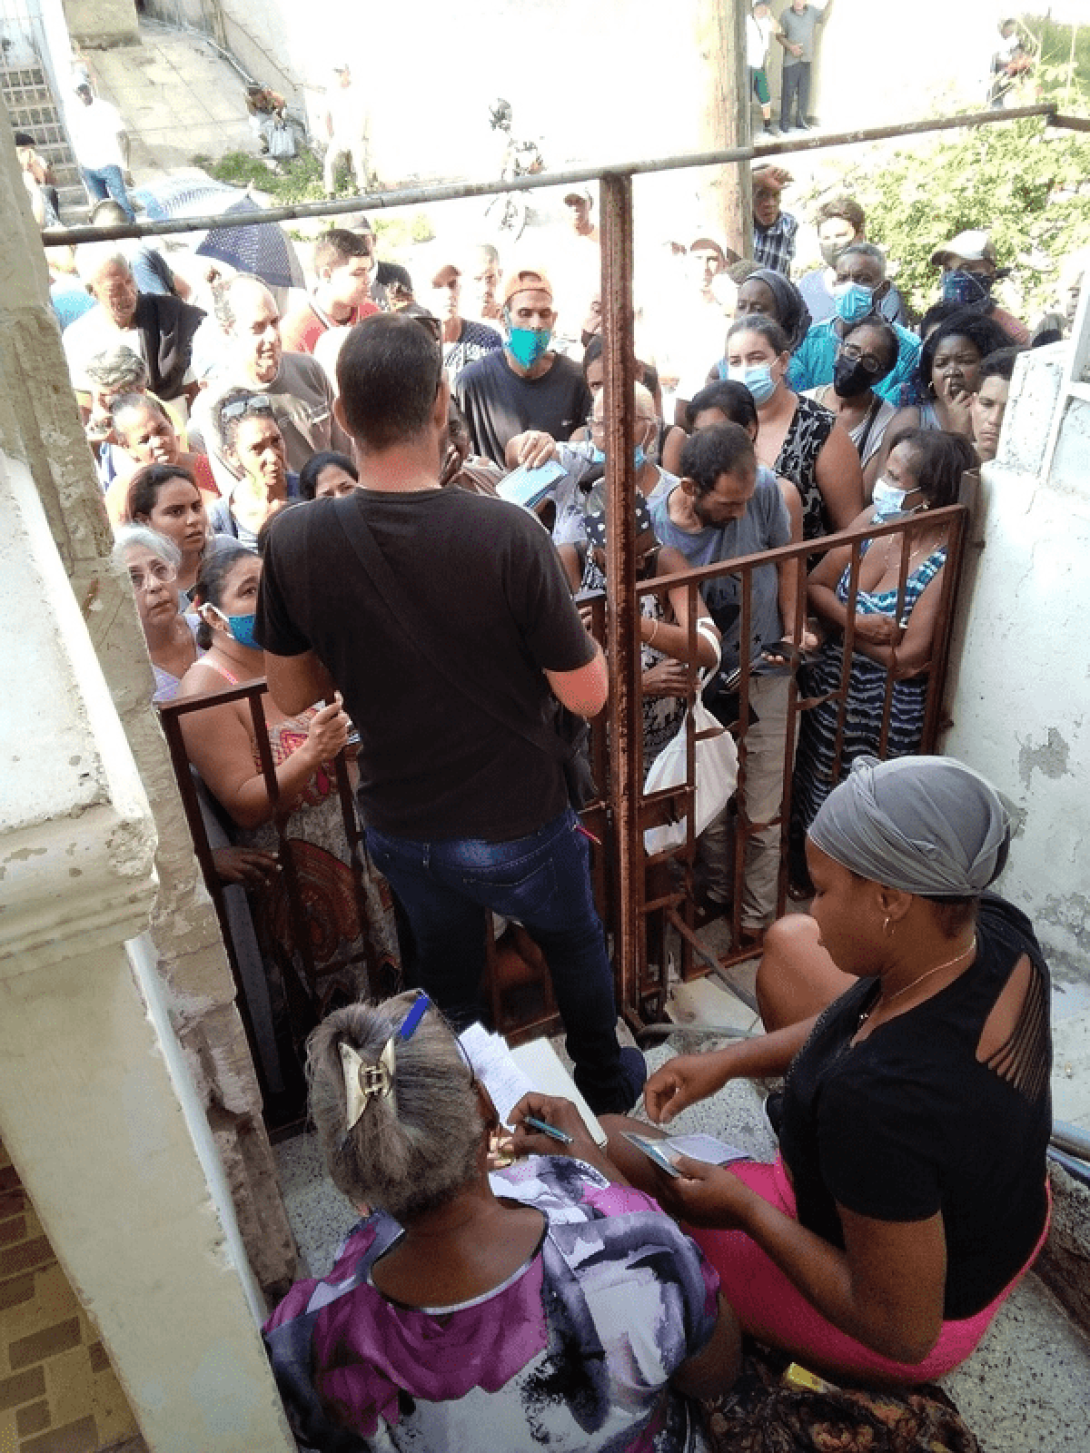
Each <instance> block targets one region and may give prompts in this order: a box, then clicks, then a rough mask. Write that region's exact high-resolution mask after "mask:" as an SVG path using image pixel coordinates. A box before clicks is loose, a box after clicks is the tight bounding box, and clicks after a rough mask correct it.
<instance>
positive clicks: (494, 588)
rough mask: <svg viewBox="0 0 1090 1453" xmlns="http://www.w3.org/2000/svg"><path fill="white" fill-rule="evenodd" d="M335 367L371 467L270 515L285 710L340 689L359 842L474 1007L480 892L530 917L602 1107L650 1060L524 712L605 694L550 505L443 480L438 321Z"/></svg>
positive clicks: (363, 465) (418, 959)
mask: <svg viewBox="0 0 1090 1453" xmlns="http://www.w3.org/2000/svg"><path fill="white" fill-rule="evenodd" d="M337 376H338V382H339V384H340V390H341V397H340V400H339V402H338V405H337V409H338V417H339V419H340V420H341V422H342V423H343V425H344V427H345V428H346V429H347V430H348V432H349V433H350V434H351V435H352V437H353V439H354V441H355V444H356V449H357V457H358V460H359V466H360V485H361V488H360V489H359V490H358V491H355V492H354V493H353V494H352V495H351V496H349V497H347V498H345V499H343V500H339V501H338V500H332V499H326V500H316V501H314V502H313V503H310V504H307V505H306V506H304V507H300V508H298V509H293V510H287V511H285V512H284V513H283V514H282V515H280V516H279V517H278V518H277V519H276V521H275V523H274V524H273V525H272V527H271V528H270V530H269V536H268V545H267V551H266V556H265V568H264V574H263V579H262V586H261V598H260V601H259V606H258V613H257V635H258V638H259V639H260V641H261V644H262V645H263V646H264V648H265V659H266V667H267V674H268V680H269V689H270V691H271V693H272V696H273V699H274V700H275V701H276V703H277V705H278V706H280V707H281V708H282V709H283V710H284V711H287V712H289V713H294V712H297V711H300V710H302V709H303V708H304V707H306V706H309V705H311V704H312V703H313V702H314V701H315V700H317V699H319V698H321V697H329V696H330V695H331V694H332V692H333V691H334V690H335V689H339V690H340V691H341V692H342V693H343V696H344V701H345V707H346V709H347V711H348V713H349V715H350V716H351V717H352V720H353V721H354V722H355V724H356V727H357V729H358V731H359V736H360V747H359V757H358V765H359V774H360V782H359V802H360V810H361V814H362V816H363V819H364V821H365V823H366V826H367V846H368V850H369V852H370V854H371V856H372V858H373V860H374V862H375V864H376V865H377V866H378V867H379V868H380V869H381V870H382V871H383V872H384V873H385V874H386V876H387V878H388V879H389V881H390V883H391V885H392V887H393V889H394V891H395V893H396V894H397V897H398V899H399V901H400V904H401V907H402V909H403V910H404V918H405V920H406V921H407V924H408V935H407V937H408V939H409V940H410V941H409V942H407V943H406V944H405V945H404V948H405V953H406V957H407V960H408V966H409V970H410V973H411V975H412V976H413V977H414V978H415V979H417V980H418V981H419V982H420V983H421V984H422V985H423V987H424V988H425V989H426V990H427V991H428V993H429V994H430V995H431V997H432V998H433V999H434V1000H435V1002H436V1003H437V1004H438V1005H439V1007H440V1008H441V1009H442V1010H443V1011H444V1012H445V1013H446V1014H447V1015H448V1016H449V1017H450V1018H451V1019H452V1020H453V1021H454V1022H455V1023H458V1024H461V1023H465V1022H469V1021H470V1020H472V1019H475V1018H477V1017H479V1012H480V1010H479V986H480V983H481V978H482V975H483V972H484V943H485V928H486V918H485V910H493V911H495V912H497V913H500V914H502V915H504V916H505V917H509V918H513V919H516V920H518V921H519V922H521V923H523V924H524V925H525V926H526V928H527V929H528V931H529V932H530V934H531V936H532V937H533V938H534V939H535V940H536V942H537V943H538V944H539V945H540V946H541V948H542V950H543V952H544V955H545V958H546V960H547V962H548V965H549V970H550V973H551V975H552V979H553V984H554V987H555V990H556V997H557V1004H558V1007H559V1009H560V1013H561V1015H562V1017H563V1020H564V1024H565V1027H566V1029H567V1033H568V1050H569V1053H570V1054H571V1056H572V1059H573V1060H574V1061H575V1078H576V1082H577V1084H578V1085H579V1087H580V1089H581V1090H582V1091H583V1094H584V1095H585V1096H586V1098H587V1100H588V1101H589V1103H590V1105H591V1107H592V1108H593V1109H594V1110H595V1111H612V1110H625V1109H628V1108H630V1107H631V1105H632V1104H633V1102H634V1101H635V1099H636V1096H637V1094H638V1093H639V1089H640V1086H641V1085H642V1082H643V1078H644V1073H645V1071H644V1065H643V1059H642V1056H640V1055H639V1052H638V1051H636V1050H625V1051H622V1050H621V1048H620V1046H619V1045H618V1043H617V1037H616V1007H615V1004H614V998H613V978H612V973H611V970H610V966H609V961H608V959H607V957H606V950H605V940H604V935H603V932H602V925H601V923H600V922H599V919H598V916H597V913H596V912H595V909H594V901H593V897H592V894H591V887H590V877H589V872H588V850H587V841H586V838H585V836H584V835H583V834H582V833H581V831H580V829H579V825H578V819H577V818H576V816H575V814H574V813H573V812H572V810H571V808H570V806H569V805H568V800H567V792H566V787H565V782H564V774H563V770H562V768H561V766H560V763H559V761H558V760H557V757H556V755H555V754H553V753H552V752H550V751H548V750H546V746H545V745H538V744H537V743H536V742H535V741H534V740H528V739H527V737H526V736H524V735H523V734H522V731H521V730H516V729H515V728H516V724H519V725H520V726H522V725H524V728H525V731H526V732H527V733H528V734H529V737H530V738H533V737H534V736H535V733H536V734H538V735H540V734H541V729H542V725H543V723H547V722H548V721H549V718H550V714H551V711H552V708H553V705H554V703H553V697H554V696H555V697H557V698H559V699H560V700H561V701H562V702H563V703H564V704H565V705H566V706H568V707H570V708H571V709H572V710H574V711H577V712H581V713H582V714H583V715H587V716H590V715H594V714H595V713H596V712H598V711H600V710H601V708H602V706H603V705H604V704H605V699H606V693H607V689H608V677H607V674H606V668H605V663H604V660H603V658H602V654H601V651H600V650H599V648H598V647H597V646H596V645H595V643H594V642H593V641H592V640H591V638H590V637H589V636H588V635H587V633H586V631H585V630H584V628H583V625H582V623H581V621H580V619H579V614H578V612H577V611H576V609H575V607H574V605H573V604H572V601H571V597H570V595H569V592H568V589H567V585H566V582H565V579H564V576H563V572H562V570H561V567H560V564H559V561H558V559H557V557H556V554H555V552H554V550H553V547H552V543H551V541H550V539H549V537H548V535H547V534H546V532H545V531H544V530H543V529H542V528H541V526H540V525H539V524H538V522H537V521H536V520H535V519H534V518H533V517H532V516H531V515H530V514H528V513H526V512H525V511H523V510H520V509H519V508H518V507H516V506H514V505H509V504H506V503H504V502H503V501H502V500H495V499H489V498H486V497H484V496H479V495H470V494H466V493H463V492H462V491H460V490H452V489H445V490H444V489H440V487H439V469H440V462H441V459H442V456H443V450H444V446H445V436H446V424H447V406H448V401H449V388H448V385H447V382H446V378H445V375H444V371H443V362H442V355H441V353H440V351H439V349H438V347H437V346H436V344H435V342H434V340H433V338H432V337H431V335H430V334H429V333H428V332H427V331H426V330H425V329H423V328H421V326H420V324H419V323H418V322H416V321H415V320H414V319H413V318H411V317H398V316H397V315H394V314H380V315H376V316H374V317H371V318H368V319H366V320H365V321H364V322H363V323H360V324H359V325H357V327H355V328H354V329H353V330H352V332H351V333H350V334H349V337H348V339H347V341H346V342H345V345H344V348H343V349H342V351H341V355H340V359H339V361H338V366H337ZM368 532H369V534H370V537H371V541H372V542H373V545H374V547H375V548H376V549H377V552H378V557H379V563H378V564H376V565H375V566H374V573H373V571H372V567H370V566H365V565H364V563H363V558H361V555H360V553H359V552H358V550H357V548H356V547H357V545H359V547H360V549H361V550H363V552H364V556H366V554H367V552H368V549H369V544H368V538H367V537H368ZM380 566H381V567H383V568H380ZM387 570H388V571H389V573H390V578H387V577H386V571H387ZM493 710H495V712H496V713H497V714H496V715H493ZM545 740H546V743H547V740H548V739H547V738H546V739H545Z"/></svg>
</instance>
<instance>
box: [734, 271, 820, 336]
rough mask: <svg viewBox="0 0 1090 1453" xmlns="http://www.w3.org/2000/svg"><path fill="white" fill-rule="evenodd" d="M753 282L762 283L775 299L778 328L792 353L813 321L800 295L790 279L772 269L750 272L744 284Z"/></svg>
mask: <svg viewBox="0 0 1090 1453" xmlns="http://www.w3.org/2000/svg"><path fill="white" fill-rule="evenodd" d="M753 281H757V282H759V283H764V285H765V287H766V288H767V289H768V290H769V292H770V293H771V294H772V296H773V297H774V298H775V299H776V312H777V313H778V314H779V320H780V327H781V328H782V329H783V331H784V332H785V333H786V334H787V346H788V347H789V348H790V350H791V352H792V353H794V351H795V349H796V348H797V347H798V346H799V344H800V343H801V342H802V340H803V339H804V338H805V337H806V334H807V332H808V331H809V328H810V324H811V323H812V322H813V321H814V320H813V319H812V318H811V316H810V309H809V308H808V307H807V306H806V302H805V300H804V299H803V296H802V294H801V293H800V292H799V290H798V288H797V287H796V286H795V284H794V283H793V282H792V281H791V279H790V278H786V277H784V275H783V273H782V272H774V271H773V269H772V268H768V267H759V268H758V269H757V271H756V272H751V273H750V275H749V277H747V278H746V282H747V283H748V282H753Z"/></svg>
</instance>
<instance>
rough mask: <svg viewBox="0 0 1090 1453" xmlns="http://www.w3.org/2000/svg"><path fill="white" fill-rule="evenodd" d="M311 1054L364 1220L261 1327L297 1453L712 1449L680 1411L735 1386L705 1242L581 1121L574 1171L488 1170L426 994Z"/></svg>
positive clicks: (551, 1163)
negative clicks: (702, 1248)
mask: <svg viewBox="0 0 1090 1453" xmlns="http://www.w3.org/2000/svg"><path fill="white" fill-rule="evenodd" d="M308 1049H309V1073H310V1086H311V1102H310V1110H311V1116H312V1118H313V1120H314V1124H315V1126H316V1127H317V1130H318V1133H319V1136H320V1138H321V1141H322V1144H323V1147H324V1150H325V1155H326V1164H327V1167H328V1169H329V1173H330V1175H331V1177H332V1179H333V1181H334V1183H335V1184H336V1186H337V1187H338V1189H339V1190H341V1191H342V1192H343V1193H344V1194H345V1195H346V1196H347V1197H348V1198H349V1200H350V1201H351V1202H352V1203H353V1204H354V1205H355V1206H357V1207H358V1208H359V1209H360V1211H361V1213H362V1214H363V1220H361V1221H360V1223H359V1224H358V1225H357V1226H356V1228H355V1229H354V1230H353V1231H352V1232H351V1233H350V1234H349V1236H348V1238H347V1240H346V1241H345V1242H344V1244H343V1246H342V1247H341V1250H340V1252H339V1253H338V1257H337V1262H336V1265H335V1266H334V1267H333V1269H332V1270H331V1272H330V1273H329V1275H328V1276H327V1277H325V1278H323V1279H320V1280H311V1281H304V1282H299V1283H298V1284H297V1285H296V1286H295V1287H293V1289H292V1290H291V1292H290V1293H289V1294H288V1296H287V1298H286V1299H285V1300H284V1302H282V1303H281V1305H280V1307H279V1308H278V1309H277V1310H276V1312H275V1313H274V1314H273V1316H272V1317H271V1318H270V1319H269V1320H268V1322H267V1323H266V1324H265V1329H264V1332H265V1340H266V1344H267V1347H268V1350H269V1355H270V1358H271V1360H272V1365H273V1370H274V1372H275V1375H276V1378H277V1382H278V1384H279V1386H280V1391H281V1394H282V1396H283V1398H284V1404H285V1408H286V1409H287V1412H288V1417H289V1420H290V1422H291V1424H292V1428H293V1430H294V1432H295V1434H296V1436H297V1437H298V1438H299V1440H300V1441H301V1442H302V1443H303V1444H304V1445H305V1446H307V1447H308V1448H314V1449H318V1450H333V1449H342V1448H347V1447H349V1446H352V1447H357V1446H358V1447H360V1448H363V1447H366V1448H368V1449H376V1450H379V1449H381V1450H392V1449H410V1448H411V1449H419V1448H435V1449H439V1448H444V1449H445V1448H449V1449H455V1448H465V1449H470V1448H487V1447H493V1448H496V1449H501V1448H502V1449H503V1450H504V1453H543V1450H550V1449H554V1450H559V1449H564V1450H571V1453H575V1450H579V1453H595V1450H605V1449H610V1450H622V1449H632V1450H637V1449H638V1450H651V1449H654V1450H655V1453H683V1450H684V1453H689V1450H693V1453H696V1450H698V1449H700V1448H702V1447H703V1446H704V1445H703V1442H702V1440H701V1437H700V1435H699V1432H698V1429H697V1426H696V1419H695V1417H694V1412H693V1408H692V1405H691V1403H690V1402H689V1397H690V1396H693V1397H695V1396H711V1395H714V1394H716V1393H718V1392H720V1391H722V1390H724V1389H725V1388H726V1387H728V1386H729V1385H730V1383H731V1382H732V1381H733V1380H734V1377H735V1376H736V1372H737V1368H738V1356H739V1348H738V1332H737V1326H736V1324H735V1322H734V1318H733V1316H732V1315H731V1313H730V1311H729V1309H728V1308H727V1307H726V1306H725V1304H724V1303H723V1301H722V1299H721V1298H720V1297H719V1296H718V1283H717V1279H716V1277H715V1274H714V1272H712V1271H711V1269H710V1267H709V1266H708V1265H707V1263H706V1262H705V1261H704V1259H703V1257H702V1256H701V1254H700V1253H699V1252H698V1251H697V1249H696V1247H695V1246H694V1245H693V1243H692V1242H691V1241H690V1240H689V1239H688V1237H686V1236H685V1235H684V1234H683V1233H682V1232H681V1231H680V1230H679V1229H678V1227H677V1226H676V1225H675V1224H674V1223H673V1222H672V1221H670V1219H669V1218H668V1217H666V1216H664V1215H663V1214H662V1213H661V1212H660V1211H659V1210H658V1208H657V1206H656V1205H655V1204H654V1202H653V1201H652V1200H651V1198H650V1197H649V1196H647V1195H645V1194H644V1193H643V1192H641V1191H636V1190H632V1189H631V1188H630V1187H628V1186H627V1185H625V1184H623V1183H617V1181H618V1177H617V1173H616V1171H615V1170H614V1169H613V1167H611V1166H610V1164H609V1162H608V1161H607V1160H605V1158H604V1157H603V1156H602V1155H601V1153H600V1152H599V1150H598V1148H597V1146H596V1145H595V1143H594V1142H593V1140H591V1138H590V1135H589V1133H588V1132H587V1131H586V1128H585V1127H584V1126H583V1124H582V1122H581V1121H580V1120H579V1117H578V1115H577V1113H576V1112H575V1111H574V1109H570V1107H569V1110H570V1114H569V1115H567V1116H566V1117H565V1123H564V1125H563V1126H562V1127H560V1128H561V1129H562V1130H563V1131H566V1132H567V1133H568V1134H570V1135H572V1136H573V1143H572V1144H571V1146H570V1147H569V1149H570V1151H571V1155H569V1156H566V1157H565V1156H556V1157H554V1156H552V1155H535V1156H531V1157H530V1158H529V1159H526V1160H522V1161H519V1162H518V1163H517V1164H516V1165H514V1166H512V1167H510V1168H509V1169H505V1170H501V1171H496V1172H493V1173H490V1171H489V1146H490V1139H491V1133H492V1131H493V1130H494V1129H495V1128H496V1125H497V1117H496V1112H495V1109H494V1108H493V1106H492V1102H491V1100H490V1099H489V1097H488V1095H487V1093H486V1092H485V1091H484V1090H483V1088H482V1086H481V1085H480V1084H479V1082H478V1081H477V1078H476V1076H475V1074H474V1071H473V1070H472V1068H471V1067H470V1065H469V1062H468V1060H467V1059H466V1058H464V1056H463V1051H462V1048H461V1046H460V1045H459V1042H458V1040H457V1039H456V1038H455V1037H454V1034H453V1032H452V1031H451V1030H450V1028H449V1027H448V1025H447V1023H446V1021H445V1020H444V1019H443V1018H442V1016H441V1015H440V1014H439V1013H438V1011H437V1010H436V1009H435V1008H434V1007H433V1006H432V1005H431V1004H430V1002H429V1000H428V999H427V998H426V996H423V995H421V996H419V997H417V996H414V995H413V994H402V995H399V996H397V997H396V998H393V999H389V1000H387V1001H386V1002H385V1003H382V1004H379V1005H377V1006H373V1005H368V1004H363V1003H358V1004H352V1005H349V1006H348V1007H346V1008H344V1009H340V1010H337V1011H336V1012H335V1013H334V1014H332V1015H330V1016H329V1018H328V1019H326V1020H325V1021H324V1022H323V1023H322V1024H321V1025H319V1027H318V1028H317V1029H316V1030H315V1031H314V1033H313V1034H312V1035H311V1038H310V1041H309V1046H308ZM527 1098H528V1099H529V1098H532V1097H527ZM523 1103H524V1104H525V1102H523ZM550 1103H551V1104H553V1105H556V1104H558V1103H559V1102H550ZM555 1118H557V1119H559V1118H561V1117H560V1116H559V1115H557V1116H555ZM544 1143H545V1144H546V1145H550V1144H554V1145H555V1143H556V1142H555V1141H554V1142H550V1141H549V1140H548V1139H546V1140H545V1142H544ZM572 1156H576V1157H578V1158H574V1159H573V1158H572ZM353 1435H354V1436H353ZM357 1439H358V1440H359V1441H358V1442H357V1441H356V1440H357Z"/></svg>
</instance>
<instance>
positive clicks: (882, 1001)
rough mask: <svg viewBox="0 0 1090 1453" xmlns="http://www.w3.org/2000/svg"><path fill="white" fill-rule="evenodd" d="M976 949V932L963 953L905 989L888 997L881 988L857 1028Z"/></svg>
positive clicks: (861, 1015)
mask: <svg viewBox="0 0 1090 1453" xmlns="http://www.w3.org/2000/svg"><path fill="white" fill-rule="evenodd" d="M975 951H976V934H975V933H974V934H973V941H972V943H971V944H970V945H969V947H968V948H963V949H962V951H961V953H959V954H955V955H954V957H953V958H952V959H946V960H945V961H944V962H943V963H941V964H936V965H935V967H934V968H933V969H928V971H927V973H926V974H921V975H920V977H919V978H918V979H913V980H912V983H911V984H906V985H905V986H904V988H903V989H898V990H897V991H896V992H895V993H893V994H890V996H889V997H888V999H887V998H886V996H885V995H884V994H883V993H882V991H881V989H879V991H878V998H877V999H876V1000H875V1002H874V1003H873V1004H872V1005H871V1007H870V1008H869V1009H864V1010H863V1012H862V1013H861V1014H860V1016H859V1023H858V1024H857V1025H856V1028H857V1029H862V1028H863V1025H864V1024H866V1022H867V1020H868V1019H869V1018H870V1017H871V1015H872V1014H876V1013H877V1012H878V1010H879V1009H882V1008H884V1007H885V1006H886V1005H887V1004H892V1003H893V1001H894V1000H895V999H899V998H900V997H901V995H902V994H907V993H908V991H909V989H917V988H919V986H920V985H921V984H922V983H923V981H924V980H925V979H930V977H931V976H932V974H937V973H939V972H940V970H942V969H948V968H950V967H951V965H953V964H956V963H957V961H958V960H959V959H963V958H966V957H967V956H968V955H969V954H971V953H974V952H975Z"/></svg>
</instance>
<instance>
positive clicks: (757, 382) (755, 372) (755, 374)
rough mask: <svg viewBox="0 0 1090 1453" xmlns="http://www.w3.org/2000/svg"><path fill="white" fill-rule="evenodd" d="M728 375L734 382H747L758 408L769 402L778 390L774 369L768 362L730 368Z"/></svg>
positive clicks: (746, 384)
mask: <svg viewBox="0 0 1090 1453" xmlns="http://www.w3.org/2000/svg"><path fill="white" fill-rule="evenodd" d="M727 377H728V378H729V379H730V381H731V382H732V383H743V384H745V386H746V388H748V389H749V391H750V393H751V394H752V395H753V402H754V403H755V404H756V405H757V407H758V408H760V407H761V405H762V404H767V403H768V401H769V399H770V398H771V397H772V395H773V394H774V393H775V392H776V380H775V379H774V378H773V377H772V370H771V368H770V367H769V366H768V364H767V363H758V364H755V365H754V366H753V367H752V368H745V367H742V366H738V367H731V368H728V369H727Z"/></svg>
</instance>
